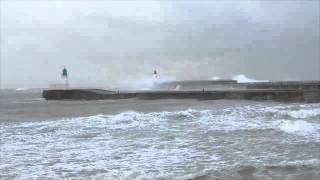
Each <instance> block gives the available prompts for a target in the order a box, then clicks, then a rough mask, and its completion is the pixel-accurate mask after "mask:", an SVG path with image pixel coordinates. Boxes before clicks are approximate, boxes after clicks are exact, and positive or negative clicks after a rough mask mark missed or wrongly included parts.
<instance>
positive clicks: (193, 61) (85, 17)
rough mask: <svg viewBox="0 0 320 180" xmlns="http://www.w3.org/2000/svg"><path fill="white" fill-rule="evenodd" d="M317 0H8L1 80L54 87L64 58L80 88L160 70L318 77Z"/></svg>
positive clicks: (171, 74) (206, 75)
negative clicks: (195, 0)
mask: <svg viewBox="0 0 320 180" xmlns="http://www.w3.org/2000/svg"><path fill="white" fill-rule="evenodd" d="M319 3H320V2H319V1H281V2H278V1H250V2H248V1H240V2H236V1H235V2H232V1H223V2H216V1H201V2H193V1H182V2H176V1H153V2H146V1H134V2H132V1H121V2H114V1H109V2H103V1H44V2H39V1H32V0H30V1H7V0H2V1H1V2H0V15H1V16H0V18H1V19H0V23H1V24H0V35H1V38H0V44H1V46H0V58H1V72H0V73H1V79H2V82H1V83H2V87H5V88H9V87H12V88H18V87H20V88H22V87H24V88H28V87H47V85H48V84H52V83H57V82H59V79H60V71H61V69H62V67H63V66H64V65H66V66H67V68H68V69H69V71H70V82H71V84H72V85H73V86H103V87H125V86H127V85H128V84H129V83H132V82H141V81H144V80H145V79H148V78H151V77H152V72H153V69H154V68H156V69H157V70H158V72H159V75H160V77H163V78H164V79H174V80H184V79H210V78H212V77H215V76H218V77H220V78H232V77H234V76H236V75H239V74H244V75H246V76H247V77H249V78H252V79H262V80H319V79H320V61H319V59H320V53H319V49H320V24H319V23H320V21H319V13H320V10H319V9H320V4H319ZM165 77H168V78H165ZM138 84H139V83H138Z"/></svg>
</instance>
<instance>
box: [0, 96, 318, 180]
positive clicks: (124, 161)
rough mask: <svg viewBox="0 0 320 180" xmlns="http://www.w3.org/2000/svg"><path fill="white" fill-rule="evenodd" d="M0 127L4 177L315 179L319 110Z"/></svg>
mask: <svg viewBox="0 0 320 180" xmlns="http://www.w3.org/2000/svg"><path fill="white" fill-rule="evenodd" d="M213 102H214V101H213ZM217 103H219V101H217ZM0 123H1V129H0V138H1V142H0V145H1V164H0V178H4V179H6V178H9V179H11V178H14V179H44V178H53V179H61V178H76V179H79V178H84V179H87V178H98V179H192V178H200V179H201V178H202V179H205V178H206V177H211V178H214V177H215V178H217V179H219V178H221V179H241V178H242V179H250V178H251V177H253V176H251V175H248V172H249V174H250V173H251V174H253V175H254V176H255V177H257V178H258V177H260V178H262V179H268V178H272V177H273V178H274V177H281V176H282V175H287V174H290V173H291V174H296V173H299V172H307V173H309V175H307V177H306V178H308V177H309V178H310V177H311V178H312V179H315V178H317V177H320V176H317V175H319V172H320V170H319V169H320V104H264V103H261V104H257V103H255V104H253V105H243V104H241V103H237V102H236V101H235V103H234V104H232V105H230V104H229V105H227V106H223V105H221V106H216V107H215V108H212V107H208V108H200V109H199V108H192V107H190V108H187V109H185V110H178V111H177V110H174V111H157V112H145V113H143V112H138V111H125V112H122V113H118V114H113V115H111V114H103V113H101V114H97V115H94V116H88V117H74V118H62V119H44V120H42V121H28V122H0ZM244 175H246V177H245V176H244ZM211 178H210V179H211ZM298 179H299V177H298Z"/></svg>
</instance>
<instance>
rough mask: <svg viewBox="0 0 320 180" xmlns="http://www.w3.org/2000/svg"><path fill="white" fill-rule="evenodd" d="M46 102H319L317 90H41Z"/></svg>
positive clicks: (319, 91)
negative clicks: (142, 100)
mask: <svg viewBox="0 0 320 180" xmlns="http://www.w3.org/2000/svg"><path fill="white" fill-rule="evenodd" d="M43 97H44V98H45V99H47V100H106V99H129V98H137V99H148V100H156V99H198V100H216V99H243V100H256V101H266V100H267V101H281V102H320V90H308V91H306V90H236V91H227V90H225V91H140V92H110V91H104V90H83V89H82V90H77V89H70V90H45V91H43Z"/></svg>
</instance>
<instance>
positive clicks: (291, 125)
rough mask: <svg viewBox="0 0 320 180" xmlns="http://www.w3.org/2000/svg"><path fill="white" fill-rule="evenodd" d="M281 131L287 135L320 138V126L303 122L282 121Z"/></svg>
mask: <svg viewBox="0 0 320 180" xmlns="http://www.w3.org/2000/svg"><path fill="white" fill-rule="evenodd" d="M279 129H280V130H282V131H284V132H286V133H292V134H300V135H314V136H315V137H316V138H320V124H316V123H310V122H306V121H303V120H297V121H289V120H283V121H280V122H279Z"/></svg>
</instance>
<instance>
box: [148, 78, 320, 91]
mask: <svg viewBox="0 0 320 180" xmlns="http://www.w3.org/2000/svg"><path fill="white" fill-rule="evenodd" d="M154 89H155V90H203V89H204V90H245V89H273V90H275V89H278V90H320V81H278V82H254V83H237V81H233V80H207V81H172V82H165V83H159V84H156V85H155V86H154Z"/></svg>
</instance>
